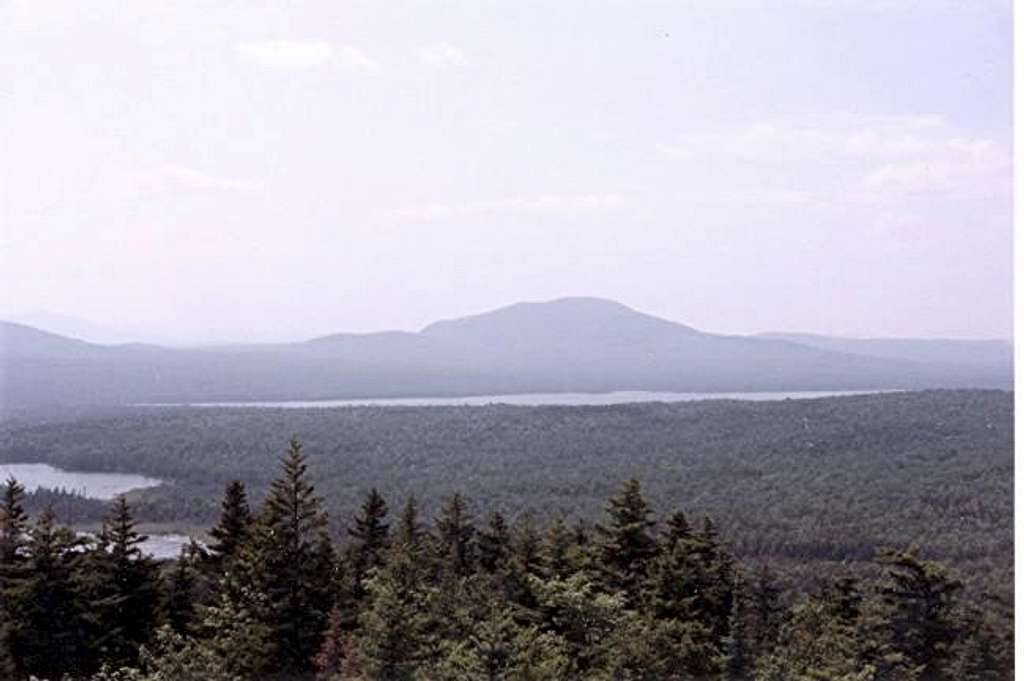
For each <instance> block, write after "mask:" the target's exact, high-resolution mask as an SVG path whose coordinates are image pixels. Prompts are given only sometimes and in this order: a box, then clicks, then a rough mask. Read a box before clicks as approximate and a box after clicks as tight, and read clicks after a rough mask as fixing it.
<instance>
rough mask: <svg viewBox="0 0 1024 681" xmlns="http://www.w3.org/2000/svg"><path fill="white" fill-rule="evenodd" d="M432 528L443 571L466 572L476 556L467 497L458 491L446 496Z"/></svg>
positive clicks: (463, 574)
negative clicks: (445, 500)
mask: <svg viewBox="0 0 1024 681" xmlns="http://www.w3.org/2000/svg"><path fill="white" fill-rule="evenodd" d="M434 532H435V534H436V537H435V539H436V543H437V549H438V553H439V555H438V559H439V561H440V568H441V570H442V572H444V573H447V574H449V575H453V576H456V577H464V576H466V575H469V573H470V572H471V571H472V568H473V564H474V558H475V546H474V544H475V542H474V536H475V534H476V529H475V528H474V526H473V519H472V516H471V515H470V513H469V509H468V508H467V505H466V500H465V499H464V498H463V497H462V495H461V494H459V493H458V492H456V493H455V494H453V495H451V496H450V497H448V501H447V502H446V503H445V505H444V508H443V509H441V514H440V515H439V516H438V517H437V518H436V519H435V521H434Z"/></svg>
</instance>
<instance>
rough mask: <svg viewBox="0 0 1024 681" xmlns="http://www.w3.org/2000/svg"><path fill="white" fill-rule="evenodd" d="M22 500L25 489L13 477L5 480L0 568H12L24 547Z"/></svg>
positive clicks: (25, 520) (0, 517) (0, 519)
mask: <svg viewBox="0 0 1024 681" xmlns="http://www.w3.org/2000/svg"><path fill="white" fill-rule="evenodd" d="M24 499H25V487H24V486H23V485H22V484H21V483H19V482H18V481H17V480H15V479H14V478H13V477H9V478H7V483H6V484H5V485H4V495H3V501H2V502H0V568H6V567H14V566H15V564H16V563H17V562H18V561H19V552H20V551H21V549H22V548H23V547H24V546H25V542H26V533H27V532H28V515H26V513H25V509H24V507H23V503H24ZM0 577H2V573H0Z"/></svg>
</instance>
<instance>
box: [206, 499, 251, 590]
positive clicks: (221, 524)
mask: <svg viewBox="0 0 1024 681" xmlns="http://www.w3.org/2000/svg"><path fill="white" fill-rule="evenodd" d="M251 527H252V514H251V513H250V511H249V500H248V499H247V498H246V494H245V485H244V484H243V483H242V482H241V481H240V480H232V481H230V482H228V484H227V485H226V486H225V488H224V499H223V501H221V511H220V519H219V520H218V521H217V524H216V525H215V526H214V527H213V529H211V530H210V538H211V539H212V540H213V541H212V542H210V545H209V554H210V555H209V562H210V564H211V565H212V567H213V570H214V572H215V573H219V572H221V571H222V570H223V569H225V567H226V564H228V563H230V562H231V561H233V560H235V559H236V558H237V557H238V554H239V552H240V551H241V549H242V546H243V545H244V544H245V542H246V541H247V540H248V538H249V532H250V530H251Z"/></svg>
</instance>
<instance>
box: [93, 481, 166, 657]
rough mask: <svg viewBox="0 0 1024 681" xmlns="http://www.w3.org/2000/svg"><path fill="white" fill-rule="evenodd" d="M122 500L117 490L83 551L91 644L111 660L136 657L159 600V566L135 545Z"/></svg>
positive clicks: (152, 624)
mask: <svg viewBox="0 0 1024 681" xmlns="http://www.w3.org/2000/svg"><path fill="white" fill-rule="evenodd" d="M146 539H147V537H146V536H145V535H141V534H139V533H138V531H136V529H135V520H134V518H133V517H132V514H131V509H130V508H129V506H128V502H127V500H126V499H125V498H124V497H123V496H120V497H118V498H117V499H116V500H115V501H114V505H113V508H112V509H111V511H110V513H109V514H108V515H107V517H106V519H105V520H104V523H103V527H102V529H101V531H100V534H99V538H98V542H97V544H96V546H95V548H94V549H93V550H91V551H89V552H88V554H87V556H86V559H87V567H88V570H89V574H88V575H87V580H88V584H89V585H90V597H91V599H92V601H93V602H92V614H93V616H94V617H95V624H96V630H95V634H96V638H95V641H94V645H95V646H96V647H97V648H98V649H99V650H102V651H103V654H104V657H105V658H106V659H107V660H108V661H109V662H111V663H113V664H130V663H132V662H134V661H135V659H136V656H137V654H138V649H139V646H140V645H141V644H143V643H145V642H146V641H147V640H148V639H149V637H150V635H151V634H152V632H153V630H154V628H155V626H156V619H157V614H158V606H159V595H160V594H159V572H158V569H157V566H156V563H155V562H154V561H153V559H152V558H151V557H150V556H148V555H146V554H143V553H142V550H141V549H140V548H139V545H140V544H141V543H142V542H144V541H145V540H146Z"/></svg>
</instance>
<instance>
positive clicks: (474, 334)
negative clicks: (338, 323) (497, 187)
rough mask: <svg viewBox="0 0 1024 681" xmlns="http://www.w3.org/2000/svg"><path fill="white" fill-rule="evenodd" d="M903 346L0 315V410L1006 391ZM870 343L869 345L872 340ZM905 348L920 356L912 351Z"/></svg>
mask: <svg viewBox="0 0 1024 681" xmlns="http://www.w3.org/2000/svg"><path fill="white" fill-rule="evenodd" d="M922 343H924V344H925V345H924V346H913V345H907V346H906V347H903V349H902V351H901V352H899V353H894V352H889V351H886V348H884V347H883V348H881V350H879V352H878V353H875V354H873V353H872V352H869V351H868V350H871V347H868V348H867V350H864V349H858V348H856V347H855V348H850V347H845V346H838V347H825V346H824V345H823V344H821V343H818V344H814V343H809V342H805V341H804V340H801V339H799V338H798V339H790V338H774V337H742V336H727V335H720V334H713V333H706V332H703V331H699V330H696V329H693V328H691V327H688V326H685V325H683V324H678V323H675V322H671V321H668V320H664V319H660V318H657V317H653V316H651V315H647V314H643V313H640V312H637V311H635V310H633V309H631V308H628V307H626V306H624V305H621V304H619V303H615V302H612V301H607V300H601V299H596V298H567V299H561V300H556V301H551V302H547V303H520V304H517V305H512V306H509V307H505V308H501V309H499V310H495V311H493V312H489V313H486V314H482V315H475V316H471V317H463V318H461V319H454V320H448V321H442V322H437V323H434V324H431V325H429V326H427V327H426V328H425V329H423V330H422V331H420V332H419V333H406V332H384V333H372V334H337V335H332V336H326V337H322V338H317V339H313V340H311V341H307V342H304V343H290V344H276V345H270V344H268V345H232V346H212V347H206V348H191V349H180V348H165V347H160V346H153V345H140V344H136V345H97V344H92V343H85V342H83V341H78V340H74V339H69V338H63V337H60V336H56V335H54V334H48V333H45V332H42V331H38V330H35V329H32V328H31V327H26V326H24V325H18V324H12V323H0V367H2V375H0V380H2V384H0V385H2V390H0V393H2V395H0V399H2V400H3V406H5V407H6V408H8V409H11V408H31V407H33V406H44V405H76V404H77V405H82V404H108V405H109V404H129V403H139V402H201V401H219V400H281V399H329V398H346V397H394V396H455V395H473V394H500V393H523V392H600V391H611V390H651V391H682V392H717V391H759V390H763V391H773V390H841V389H893V388H930V387H1000V388H1002V387H1008V386H1009V385H1010V381H1011V375H1012V372H1011V367H1010V366H1009V364H1008V363H1007V362H1006V361H1003V360H1002V359H999V358H1001V357H1002V356H1003V355H1005V352H1003V350H1002V349H1000V348H998V347H996V348H994V350H995V352H993V355H994V356H995V357H996V359H994V360H993V361H984V362H979V361H975V355H977V352H975V353H974V355H972V357H971V358H970V361H965V360H963V358H962V357H961V356H959V355H957V354H956V353H945V354H943V353H938V354H936V353H934V352H929V351H928V347H930V346H927V343H928V342H927V341H923V342H922ZM872 347H873V346H872ZM915 347H921V348H923V350H921V351H919V352H916V351H915Z"/></svg>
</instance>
